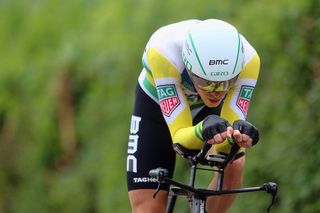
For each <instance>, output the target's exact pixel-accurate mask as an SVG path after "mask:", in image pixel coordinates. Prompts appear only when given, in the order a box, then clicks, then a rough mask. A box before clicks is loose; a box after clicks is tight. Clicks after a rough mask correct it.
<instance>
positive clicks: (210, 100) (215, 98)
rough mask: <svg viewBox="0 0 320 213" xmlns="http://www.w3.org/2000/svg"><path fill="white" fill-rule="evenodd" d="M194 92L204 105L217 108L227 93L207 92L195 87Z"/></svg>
mask: <svg viewBox="0 0 320 213" xmlns="http://www.w3.org/2000/svg"><path fill="white" fill-rule="evenodd" d="M196 90H197V92H198V93H199V95H200V97H201V99H202V100H203V102H204V104H205V105H206V106H208V107H217V106H218V105H219V104H220V103H221V101H222V100H223V98H224V96H225V95H226V94H227V91H224V92H207V91H205V90H202V89H200V88H199V87H197V86H196Z"/></svg>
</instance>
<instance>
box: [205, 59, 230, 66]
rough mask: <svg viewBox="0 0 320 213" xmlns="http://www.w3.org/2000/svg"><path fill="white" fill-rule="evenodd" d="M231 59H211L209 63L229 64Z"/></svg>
mask: <svg viewBox="0 0 320 213" xmlns="http://www.w3.org/2000/svg"><path fill="white" fill-rule="evenodd" d="M228 64H229V59H223V60H209V65H228Z"/></svg>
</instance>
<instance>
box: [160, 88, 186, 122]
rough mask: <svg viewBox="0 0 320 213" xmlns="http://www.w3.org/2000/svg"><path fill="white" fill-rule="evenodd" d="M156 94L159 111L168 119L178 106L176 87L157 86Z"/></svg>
mask: <svg viewBox="0 0 320 213" xmlns="http://www.w3.org/2000/svg"><path fill="white" fill-rule="evenodd" d="M157 92H158V98H159V103H160V107H161V111H162V113H163V114H164V115H165V116H167V117H169V116H170V115H171V113H172V112H173V111H174V110H175V109H176V108H177V107H178V106H179V104H180V99H179V96H178V94H177V90H176V87H175V85H173V84H168V85H162V86H158V87H157Z"/></svg>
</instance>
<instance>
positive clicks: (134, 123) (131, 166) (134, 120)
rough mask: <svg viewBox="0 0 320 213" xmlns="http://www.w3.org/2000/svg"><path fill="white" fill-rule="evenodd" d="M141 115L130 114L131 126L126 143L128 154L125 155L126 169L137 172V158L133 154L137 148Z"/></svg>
mask: <svg viewBox="0 0 320 213" xmlns="http://www.w3.org/2000/svg"><path fill="white" fill-rule="evenodd" d="M140 121H141V117H138V116H134V115H133V116H132V117H131V126H130V135H129V143H128V156H127V171H128V172H134V173H137V167H138V165H137V158H136V157H135V156H134V154H135V153H136V151H137V150H138V140H139V135H138V132H139V123H140Z"/></svg>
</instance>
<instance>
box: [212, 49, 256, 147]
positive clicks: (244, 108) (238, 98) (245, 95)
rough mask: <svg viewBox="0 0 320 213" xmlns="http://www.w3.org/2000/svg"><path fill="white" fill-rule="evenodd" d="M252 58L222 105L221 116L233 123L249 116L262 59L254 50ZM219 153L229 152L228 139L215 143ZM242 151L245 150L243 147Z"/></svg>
mask: <svg viewBox="0 0 320 213" xmlns="http://www.w3.org/2000/svg"><path fill="white" fill-rule="evenodd" d="M250 56H251V58H250V59H249V60H248V62H247V63H246V64H245V66H244V68H243V70H242V71H241V73H240V76H239V78H238V80H237V82H236V84H235V86H234V87H233V88H232V89H230V91H229V92H228V94H227V96H226V99H225V102H224V104H223V107H222V111H221V117H223V118H225V119H226V120H228V121H229V123H230V124H233V122H234V121H235V120H239V119H240V120H245V119H246V117H247V113H248V109H249V104H250V100H251V97H252V94H253V90H254V88H255V85H256V82H257V79H258V75H259V70H260V59H259V56H258V54H257V53H256V52H255V51H254V52H253V50H252V53H251V55H250ZM215 149H216V151H217V152H218V153H221V152H222V153H229V149H230V144H229V143H228V141H227V140H226V141H225V142H224V143H222V144H218V145H215ZM240 151H244V149H243V148H242V149H241V150H240Z"/></svg>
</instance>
